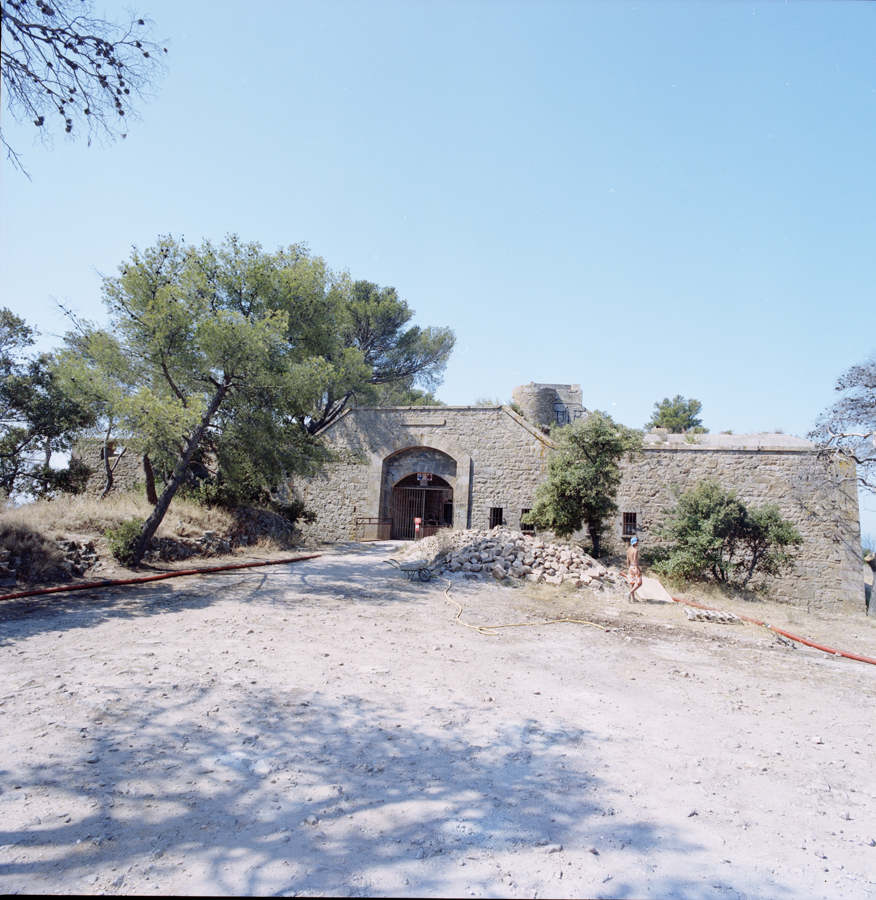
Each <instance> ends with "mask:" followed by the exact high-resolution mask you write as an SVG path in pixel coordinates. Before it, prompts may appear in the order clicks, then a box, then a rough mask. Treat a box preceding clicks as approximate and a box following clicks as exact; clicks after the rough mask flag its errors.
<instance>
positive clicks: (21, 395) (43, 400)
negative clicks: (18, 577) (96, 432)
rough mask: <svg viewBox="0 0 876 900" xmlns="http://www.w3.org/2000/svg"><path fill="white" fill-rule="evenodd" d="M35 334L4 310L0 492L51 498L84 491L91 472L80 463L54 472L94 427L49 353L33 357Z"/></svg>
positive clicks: (0, 320)
mask: <svg viewBox="0 0 876 900" xmlns="http://www.w3.org/2000/svg"><path fill="white" fill-rule="evenodd" d="M35 336H36V332H35V331H34V329H32V328H30V327H29V326H28V325H26V324H25V322H24V320H23V319H21V318H19V317H18V316H16V315H15V314H14V313H12V312H11V311H10V310H8V309H0V491H2V492H3V493H4V494H5V495H6V496H15V495H22V494H26V495H34V496H46V495H51V494H53V493H55V492H56V491H68V492H71V493H75V492H77V491H80V490H82V488H83V487H84V484H85V481H86V479H87V477H88V474H89V470H88V469H87V467H84V466H82V465H81V464H78V463H76V462H72V463H70V464H68V465H67V466H66V467H64V468H60V469H55V468H52V465H51V462H52V456H53V454H55V453H64V452H66V451H68V450H69V449H70V448H71V446H72V444H73V441H74V440H75V436H76V434H77V433H78V432H79V431H81V430H82V429H83V428H87V427H89V426H91V425H92V424H93V417H92V415H91V413H90V411H89V410H88V409H87V408H86V407H84V406H83V405H82V404H80V403H78V402H77V401H76V400H75V399H74V398H72V397H71V396H70V395H69V394H68V393H67V392H65V391H64V390H63V388H62V386H61V384H60V383H59V381H58V379H57V378H56V377H55V373H54V370H53V367H52V358H51V356H50V355H48V354H39V355H37V356H34V357H28V355H27V353H28V351H29V348H31V347H32V346H33V344H34V339H35Z"/></svg>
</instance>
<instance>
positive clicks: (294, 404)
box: [60, 236, 453, 561]
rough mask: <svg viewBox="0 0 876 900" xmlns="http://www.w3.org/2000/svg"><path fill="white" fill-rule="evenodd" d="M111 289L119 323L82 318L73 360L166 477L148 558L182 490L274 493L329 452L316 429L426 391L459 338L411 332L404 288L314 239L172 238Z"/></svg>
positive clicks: (77, 379) (118, 424)
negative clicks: (280, 243)
mask: <svg viewBox="0 0 876 900" xmlns="http://www.w3.org/2000/svg"><path fill="white" fill-rule="evenodd" d="M366 284H367V285H369V286H368V289H367V290H366V289H365V288H363V287H362V286H363V285H366ZM357 285H358V287H357ZM103 293H104V300H105V302H106V304H107V306H108V308H109V312H110V325H111V327H110V329H108V330H105V329H100V328H97V327H95V326H93V325H90V324H88V323H80V324H79V328H78V330H77V331H75V332H72V333H71V334H70V335H68V336H67V341H68V346H67V350H66V352H65V353H63V354H62V358H61V363H60V368H61V371H62V372H63V373H64V378H65V383H66V384H68V385H69V387H70V390H71V391H74V392H76V393H77V396H79V397H81V398H82V399H83V401H84V402H89V403H90V404H91V405H92V408H93V409H94V410H95V415H96V416H98V417H99V419H100V422H101V425H102V427H103V428H104V429H105V431H104V433H105V435H106V434H110V433H112V434H114V435H115V437H116V438H117V439H118V440H122V441H125V442H126V446H131V447H132V448H134V449H135V450H136V451H137V452H139V453H143V454H146V455H147V459H148V460H149V461H150V462H151V467H153V468H154V471H155V472H156V473H157V475H158V476H159V478H160V479H161V480H162V481H163V482H164V485H165V488H164V491H163V493H162V494H161V496H160V497H158V498H157V503H156V506H155V510H154V512H153V514H152V516H150V518H149V519H148V520H147V521H146V523H145V525H144V528H143V532H142V534H141V537H140V539H139V543H138V547H137V550H136V553H135V556H136V558H137V560H138V561H139V559H141V558H142V554H143V552H145V549H146V546H147V545H148V542H149V540H150V538H151V537H152V535H153V534H154V532H155V529H156V528H157V527H158V524H159V523H160V521H161V518H162V517H163V516H164V514H165V512H166V510H167V507H168V505H169V503H170V500H171V498H172V497H173V495H174V494H175V493H176V491H177V490H178V489H179V488H180V486H182V485H183V484H188V485H189V486H191V487H196V486H197V485H198V484H199V483H200V484H202V485H203V490H202V495H203V496H206V497H209V498H212V499H214V500H216V501H217V502H218V501H220V500H221V501H222V502H241V501H243V502H245V501H246V499H247V498H251V499H255V498H264V497H266V496H268V495H269V494H270V491H271V490H272V489H273V488H275V487H276V486H277V485H278V484H279V483H280V482H281V481H282V479H283V478H284V477H285V475H287V474H289V473H292V472H296V471H302V470H306V469H308V468H310V467H312V466H313V465H315V464H316V462H318V461H319V460H321V459H323V458H324V457H325V455H326V454H325V452H324V451H323V450H321V444H319V442H317V441H315V440H314V435H315V434H316V432H318V431H319V430H320V429H321V428H323V427H325V425H326V424H329V423H330V422H331V421H334V419H335V418H336V417H337V416H338V415H340V414H341V412H342V411H343V409H344V408H345V406H346V405H347V404H348V403H352V402H357V401H360V400H371V401H373V400H374V399H379V398H380V397H387V396H389V395H390V394H391V393H392V392H393V391H395V392H397V394H398V395H399V396H402V397H404V396H408V397H410V396H411V395H412V393H413V392H416V394H414V396H417V394H420V393H421V392H419V391H418V390H417V389H416V388H415V387H414V383H415V382H416V381H417V380H420V381H423V382H425V383H426V384H434V383H436V381H437V379H438V377H439V375H440V372H441V371H443V367H444V365H445V364H446V357H447V355H448V354H449V352H450V348H451V347H452V344H453V336H452V333H451V332H449V330H448V329H419V328H404V327H403V326H404V325H405V323H406V322H407V321H408V320H409V319H410V317H411V316H412V315H413V313H412V311H411V310H410V309H409V308H408V307H407V304H405V303H404V302H403V301H400V300H399V299H398V298H397V296H396V295H395V292H394V291H393V290H392V289H391V288H387V289H383V290H381V289H378V288H376V287H375V286H374V285H370V284H369V283H366V282H357V283H356V284H353V283H352V282H351V281H350V279H349V277H348V276H347V275H346V274H345V273H341V274H337V273H333V272H331V270H329V269H328V267H327V266H326V265H325V262H324V261H323V260H322V259H320V258H319V257H314V256H311V255H310V254H309V252H308V251H307V248H306V247H304V246H303V245H292V246H290V247H287V248H281V249H279V250H277V251H276V252H274V253H265V252H264V251H263V250H262V248H261V247H260V245H258V244H250V243H244V242H242V241H240V240H239V238H237V237H236V236H230V237H229V238H227V239H226V240H225V241H224V242H223V243H222V244H220V245H218V246H215V245H213V244H212V243H211V242H209V241H207V242H205V243H203V244H202V245H201V246H200V247H198V248H194V247H187V246H185V245H184V244H183V243H182V242H181V241H176V240H174V239H173V238H170V237H167V238H163V239H161V240H160V241H159V242H158V244H156V245H155V246H154V247H152V248H149V249H148V250H145V251H142V252H140V251H138V250H136V249H135V250H134V252H133V254H132V256H131V259H130V261H129V262H128V263H126V264H124V265H123V266H121V267H120V274H119V275H118V276H117V277H114V278H106V279H104V285H103ZM418 399H419V400H420V401H421V402H422V401H424V400H427V399H428V398H427V397H424V396H419V398H418Z"/></svg>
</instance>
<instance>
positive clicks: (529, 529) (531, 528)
mask: <svg viewBox="0 0 876 900" xmlns="http://www.w3.org/2000/svg"><path fill="white" fill-rule="evenodd" d="M530 512H532V510H530V509H521V510H520V530H521V531H522V532H523V533H524V534H535V525H527V524H526V522H524V521H523V517H524V516H525V515H527V513H530Z"/></svg>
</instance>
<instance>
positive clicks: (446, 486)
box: [380, 447, 457, 540]
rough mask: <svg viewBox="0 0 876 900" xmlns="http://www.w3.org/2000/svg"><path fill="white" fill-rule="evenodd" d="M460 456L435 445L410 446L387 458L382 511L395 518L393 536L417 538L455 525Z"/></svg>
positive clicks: (399, 538) (384, 467)
mask: <svg viewBox="0 0 876 900" xmlns="http://www.w3.org/2000/svg"><path fill="white" fill-rule="evenodd" d="M456 474H457V473H456V460H455V459H454V458H453V457H452V456H450V455H448V454H447V453H444V452H442V451H441V450H436V449H435V448H433V447H408V448H406V449H404V450H399V451H398V452H396V453H393V454H391V455H390V456H388V457H387V458H386V459H385V460H384V461H383V472H382V478H381V482H382V484H381V501H380V515H381V516H382V517H383V518H389V519H392V537H393V538H394V539H398V540H413V539H414V537H415V535H416V532H415V530H414V519H415V518H419V519H421V520H422V524H421V528H420V537H426V536H428V535H429V534H434V533H435V532H436V531H437V530H438V529H439V528H447V527H450V528H452V527H453V523H454V509H453V502H454V491H455V488H456Z"/></svg>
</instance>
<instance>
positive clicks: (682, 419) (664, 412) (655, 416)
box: [645, 394, 709, 434]
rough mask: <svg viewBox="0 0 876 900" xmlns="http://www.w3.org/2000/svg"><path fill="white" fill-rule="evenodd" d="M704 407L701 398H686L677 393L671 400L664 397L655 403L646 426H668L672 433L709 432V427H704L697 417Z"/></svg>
mask: <svg viewBox="0 0 876 900" xmlns="http://www.w3.org/2000/svg"><path fill="white" fill-rule="evenodd" d="M702 408H703V404H702V403H700V401H699V400H694V399H690V400H685V398H684V397H682V396H681V394H676V395H675V396H674V397H673V398H672V399H671V400H670V399H669V398H668V397H664V398H663V400H661V401H660V402H659V403H655V404H654V412H653V413H652V414H651V419H650V420H649V421H648V422H647V423H646V425H645V428H648V429H650V428H666V429H668V430H669V433H670V434H685V433H687V432H694V433H696V434H707V433H708V431H709V429H708V428H703V427H702V426H703V422H702V419H698V418H697V416H698V415H699V413H700V410H701V409H702Z"/></svg>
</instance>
